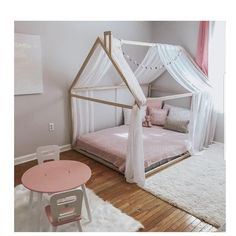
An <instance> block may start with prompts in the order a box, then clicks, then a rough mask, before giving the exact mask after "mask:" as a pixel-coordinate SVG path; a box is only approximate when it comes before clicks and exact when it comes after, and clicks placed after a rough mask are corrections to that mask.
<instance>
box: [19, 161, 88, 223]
mask: <svg viewBox="0 0 236 236" xmlns="http://www.w3.org/2000/svg"><path fill="white" fill-rule="evenodd" d="M90 177H91V169H90V168H89V167H88V166H87V165H85V164H84V163H81V162H78V161H70V160H59V161H50V162H45V163H42V164H39V165H36V166H34V167H32V168H30V169H29V170H27V171H26V172H25V173H24V174H23V176H22V178H21V181H22V184H23V185H24V186H25V187H26V188H27V189H29V190H31V192H30V199H29V213H31V209H32V201H33V192H37V193H38V208H39V212H40V209H42V196H43V193H57V192H64V191H68V190H71V189H76V188H78V187H80V186H81V188H82V190H83V193H84V200H85V205H86V208H87V214H88V218H89V221H90V222H91V221H92V216H91V212H90V208H89V203H88V197H87V193H86V187H85V183H86V182H87V181H88V180H89V179H90ZM40 214H41V213H40ZM40 214H39V219H38V220H39V225H40ZM39 225H38V226H39ZM39 227H40V226H39Z"/></svg>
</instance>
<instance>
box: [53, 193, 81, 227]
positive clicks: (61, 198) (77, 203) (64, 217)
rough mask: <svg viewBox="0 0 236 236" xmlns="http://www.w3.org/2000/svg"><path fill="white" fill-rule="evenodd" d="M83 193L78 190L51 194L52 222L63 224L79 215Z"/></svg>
mask: <svg viewBox="0 0 236 236" xmlns="http://www.w3.org/2000/svg"><path fill="white" fill-rule="evenodd" d="M82 202H83V191H82V190H80V189H75V190H71V191H68V192H62V193H56V194H53V195H52V196H51V198H50V207H51V215H52V220H53V222H58V223H61V224H63V221H64V222H65V223H66V221H68V220H73V219H76V218H77V217H79V216H80V215H81V211H82Z"/></svg>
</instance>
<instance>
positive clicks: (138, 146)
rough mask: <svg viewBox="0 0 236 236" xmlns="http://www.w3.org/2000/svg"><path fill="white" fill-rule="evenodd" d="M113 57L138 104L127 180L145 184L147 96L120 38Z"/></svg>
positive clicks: (132, 123) (130, 139)
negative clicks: (144, 111) (144, 112)
mask: <svg viewBox="0 0 236 236" xmlns="http://www.w3.org/2000/svg"><path fill="white" fill-rule="evenodd" d="M112 57H113V58H114V60H115V61H116V63H117V64H118V66H119V68H120V69H121V71H122V73H123V75H124V77H125V78H126V82H127V84H128V86H129V89H130V92H131V93H132V94H133V96H134V98H135V101H136V103H137V104H135V105H134V106H133V109H132V113H131V121H130V126H129V135H128V144H127V156H126V165H125V178H126V180H127V182H130V183H137V184H138V185H140V186H143V185H144V183H145V170H144V153H143V129H142V119H141V109H140V108H141V106H143V105H145V103H146V97H145V95H144V93H143V91H142V89H141V87H140V85H139V82H138V80H137V78H136V77H135V75H134V73H133V71H132V70H131V68H130V67H129V65H128V63H127V62H126V60H125V58H124V56H123V53H122V49H121V42H120V40H118V39H115V38H113V40H112Z"/></svg>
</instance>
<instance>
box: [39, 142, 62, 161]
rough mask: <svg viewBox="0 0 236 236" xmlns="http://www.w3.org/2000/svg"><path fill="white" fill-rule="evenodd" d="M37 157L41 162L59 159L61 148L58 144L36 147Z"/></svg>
mask: <svg viewBox="0 0 236 236" xmlns="http://www.w3.org/2000/svg"><path fill="white" fill-rule="evenodd" d="M36 157H37V160H38V163H39V164H41V163H43V162H45V161H50V160H53V161H55V160H59V159H60V148H59V146H58V145H48V146H41V147H38V148H37V149H36Z"/></svg>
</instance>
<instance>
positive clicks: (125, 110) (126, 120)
mask: <svg viewBox="0 0 236 236" xmlns="http://www.w3.org/2000/svg"><path fill="white" fill-rule="evenodd" d="M146 110H147V106H142V107H141V116H142V121H144V119H145V116H146ZM131 112H132V110H131V109H128V108H123V114H124V124H125V125H129V124H130V119H131Z"/></svg>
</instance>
